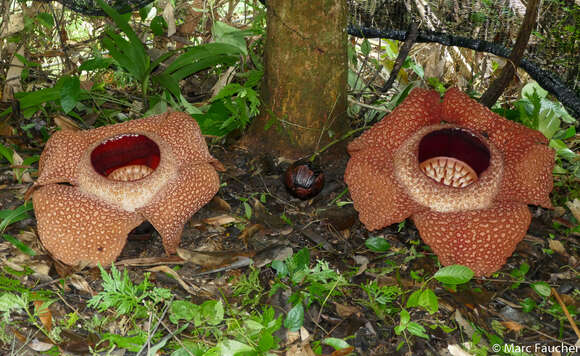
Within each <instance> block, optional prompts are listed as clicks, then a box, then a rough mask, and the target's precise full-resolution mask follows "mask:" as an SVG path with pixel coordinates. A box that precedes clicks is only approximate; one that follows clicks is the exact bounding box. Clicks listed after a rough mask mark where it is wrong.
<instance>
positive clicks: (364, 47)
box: [360, 38, 371, 56]
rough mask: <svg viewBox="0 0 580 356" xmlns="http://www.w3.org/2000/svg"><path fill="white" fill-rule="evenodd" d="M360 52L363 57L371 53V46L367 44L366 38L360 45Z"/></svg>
mask: <svg viewBox="0 0 580 356" xmlns="http://www.w3.org/2000/svg"><path fill="white" fill-rule="evenodd" d="M360 51H361V53H362V54H364V55H365V56H368V55H369V53H371V44H370V42H369V40H368V39H367V38H365V39H364V40H363V41H362V43H361V45H360Z"/></svg>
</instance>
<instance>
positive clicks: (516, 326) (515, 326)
mask: <svg viewBox="0 0 580 356" xmlns="http://www.w3.org/2000/svg"><path fill="white" fill-rule="evenodd" d="M501 325H503V326H504V327H505V328H506V329H508V330H511V331H515V332H520V331H521V330H522V329H523V328H524V326H523V325H522V324H520V323H518V322H515V321H502V322H501Z"/></svg>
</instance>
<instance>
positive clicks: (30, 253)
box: [2, 234, 36, 256]
mask: <svg viewBox="0 0 580 356" xmlns="http://www.w3.org/2000/svg"><path fill="white" fill-rule="evenodd" d="M2 238H4V240H6V241H8V242H10V243H11V244H12V245H14V246H16V248H18V249H19V250H20V251H22V252H23V253H25V254H27V255H28V256H36V252H34V250H33V249H31V248H30V247H29V246H28V245H26V244H25V243H24V242H22V241H20V240H19V239H17V238H16V237H14V236H12V235H9V234H2Z"/></svg>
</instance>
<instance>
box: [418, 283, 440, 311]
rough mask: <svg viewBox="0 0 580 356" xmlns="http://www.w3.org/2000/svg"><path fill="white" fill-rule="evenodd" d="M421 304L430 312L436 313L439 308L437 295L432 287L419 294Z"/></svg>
mask: <svg viewBox="0 0 580 356" xmlns="http://www.w3.org/2000/svg"><path fill="white" fill-rule="evenodd" d="M419 305H420V306H422V307H423V308H425V309H426V310H427V311H428V312H429V314H434V313H436V312H437V310H439V302H438V301H437V296H436V295H435V293H434V292H433V291H432V290H431V289H425V290H423V292H422V293H421V295H420V296H419Z"/></svg>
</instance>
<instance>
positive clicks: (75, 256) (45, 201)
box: [32, 112, 221, 265]
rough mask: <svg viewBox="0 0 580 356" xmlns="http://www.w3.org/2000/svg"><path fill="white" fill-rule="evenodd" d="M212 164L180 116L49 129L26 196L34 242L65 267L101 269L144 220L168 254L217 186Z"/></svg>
mask: <svg viewBox="0 0 580 356" xmlns="http://www.w3.org/2000/svg"><path fill="white" fill-rule="evenodd" d="M216 167H218V168H219V167H221V164H220V163H219V162H218V161H217V160H216V159H215V158H213V157H212V156H211V155H210V154H209V151H208V149H207V145H206V143H205V141H204V139H203V137H202V135H201V132H200V130H199V126H198V125H197V123H196V122H195V120H194V119H192V118H191V117H190V116H189V115H187V114H184V113H178V112H175V113H166V114H162V115H158V116H152V117H149V118H145V119H139V120H133V121H129V122H125V123H121V124H117V125H112V126H106V127H100V128H97V129H94V130H87V131H59V132H56V133H55V134H54V135H53V136H52V137H51V138H50V140H48V142H47V144H46V147H45V149H44V151H43V152H42V155H41V156H40V162H39V172H40V175H39V178H38V180H37V182H36V183H35V186H36V190H35V191H34V193H33V196H32V199H33V203H34V211H35V214H36V218H37V221H38V233H39V236H40V240H41V241H42V243H43V245H44V246H45V247H46V249H47V250H48V251H49V252H50V253H52V255H53V256H54V257H55V258H57V259H59V260H61V261H63V262H64V263H67V264H78V263H80V262H87V263H89V264H91V265H94V264H97V263H101V264H104V265H107V264H110V263H111V262H113V261H114V260H115V259H116V258H117V256H119V254H120V253H121V250H122V249H123V246H124V245H125V242H126V240H127V235H128V233H129V232H130V231H131V230H132V229H133V228H135V227H136V226H138V225H139V224H141V223H142V222H143V221H144V220H148V221H149V222H150V223H151V224H152V225H153V226H154V227H155V229H157V231H158V232H159V234H160V235H161V236H162V239H163V246H164V247H165V251H166V252H167V253H174V252H175V251H176V249H177V247H178V246H179V242H180V240H181V232H182V230H183V226H184V224H185V222H186V221H187V220H188V219H189V218H190V217H191V216H192V215H193V214H194V213H195V212H196V211H197V210H199V209H200V208H201V207H202V206H203V205H205V204H206V203H207V202H208V201H209V200H210V199H211V198H212V197H213V196H214V195H215V193H216V192H217V190H218V188H219V177H218V175H217V172H216V169H215V168H216Z"/></svg>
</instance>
